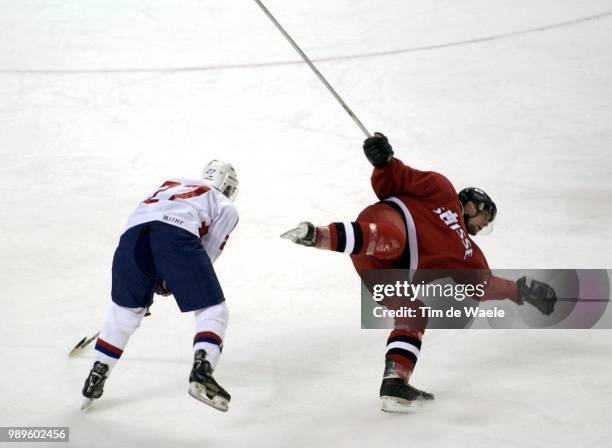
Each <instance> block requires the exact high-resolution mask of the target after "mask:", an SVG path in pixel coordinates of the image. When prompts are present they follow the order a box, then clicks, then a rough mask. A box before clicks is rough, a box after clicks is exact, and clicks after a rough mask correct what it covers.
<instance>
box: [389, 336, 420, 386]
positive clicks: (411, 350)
mask: <svg viewBox="0 0 612 448" xmlns="http://www.w3.org/2000/svg"><path fill="white" fill-rule="evenodd" d="M422 337H423V334H422V333H421V332H419V331H414V330H403V329H398V328H396V329H394V330H393V331H392V332H391V334H390V335H389V338H388V339H387V354H386V355H385V360H386V365H385V374H384V377H385V378H402V379H404V380H405V381H406V382H407V381H408V380H409V379H410V375H411V374H412V371H413V370H414V366H415V365H416V362H417V360H418V357H419V352H420V350H421V339H422Z"/></svg>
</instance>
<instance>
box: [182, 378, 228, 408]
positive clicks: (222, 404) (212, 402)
mask: <svg viewBox="0 0 612 448" xmlns="http://www.w3.org/2000/svg"><path fill="white" fill-rule="evenodd" d="M189 395H191V396H192V397H193V398H195V399H196V400H198V401H201V402H202V403H205V404H207V405H208V406H211V407H213V408H215V409H217V410H218V411H221V412H227V410H228V409H229V401H228V400H227V399H225V398H223V397H220V396H216V397H213V398H208V396H207V395H206V387H204V386H203V385H202V384H200V383H189Z"/></svg>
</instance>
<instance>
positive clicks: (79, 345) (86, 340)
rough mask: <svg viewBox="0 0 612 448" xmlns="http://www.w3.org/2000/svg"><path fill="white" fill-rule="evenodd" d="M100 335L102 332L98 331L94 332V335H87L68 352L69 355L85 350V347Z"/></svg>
mask: <svg viewBox="0 0 612 448" xmlns="http://www.w3.org/2000/svg"><path fill="white" fill-rule="evenodd" d="M99 335H100V332H99V331H98V332H97V333H96V334H94V335H93V336H91V337H89V338H88V337H87V336H85V337H84V338H83V339H81V340H80V341H79V342H77V344H76V345H75V346H74V347H73V349H72V350H70V353H68V356H74V355H76V354H77V353H79V352H80V351H81V350H83V349H84V348H85V347H87V346H88V345H89V344H91V343H92V342H93V340H94V339H96V338H97V337H98V336H99Z"/></svg>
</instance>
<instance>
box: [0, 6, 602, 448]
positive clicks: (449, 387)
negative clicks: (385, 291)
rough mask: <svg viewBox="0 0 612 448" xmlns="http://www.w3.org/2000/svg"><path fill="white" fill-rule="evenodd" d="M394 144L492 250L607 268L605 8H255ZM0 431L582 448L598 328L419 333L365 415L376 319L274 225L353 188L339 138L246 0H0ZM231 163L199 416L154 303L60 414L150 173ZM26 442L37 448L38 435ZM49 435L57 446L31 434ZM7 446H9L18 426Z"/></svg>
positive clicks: (378, 336) (537, 264)
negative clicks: (208, 370)
mask: <svg viewBox="0 0 612 448" xmlns="http://www.w3.org/2000/svg"><path fill="white" fill-rule="evenodd" d="M266 5H267V6H268V8H269V9H270V10H271V11H272V12H273V13H274V14H275V15H276V16H277V18H278V20H279V21H280V22H281V23H282V24H283V25H284V26H285V27H286V28H287V30H288V31H289V32H290V33H291V34H292V35H293V37H294V38H295V39H296V41H297V42H298V43H300V44H301V45H302V47H303V49H304V50H305V51H306V53H307V54H308V55H310V56H311V57H312V58H313V59H314V60H315V63H317V65H318V67H319V68H320V70H321V71H322V72H323V74H324V75H325V76H327V78H328V79H329V81H330V82H331V83H332V84H333V85H334V86H335V87H336V88H337V90H338V92H339V93H340V95H342V96H343V97H344V99H345V100H346V101H347V103H348V104H349V105H350V106H351V107H352V108H353V110H354V111H355V113H356V114H357V115H358V116H359V118H361V120H362V121H363V122H364V123H365V125H366V126H367V127H368V129H369V130H370V131H372V132H373V131H382V132H384V133H385V134H386V135H387V136H388V137H389V139H390V141H391V143H392V144H393V146H394V149H395V152H396V156H397V157H399V158H400V159H402V160H403V161H404V162H406V163H408V164H410V165H412V166H414V167H416V168H420V169H424V170H436V171H440V172H442V173H444V174H445V175H446V176H447V177H448V178H449V179H450V180H451V181H452V182H453V183H454V185H455V186H456V187H457V188H458V189H459V188H462V187H465V186H469V185H477V186H480V187H482V188H484V189H485V190H487V191H488V192H489V193H490V194H491V195H492V197H493V198H494V199H495V201H496V202H497V206H498V209H499V214H498V219H497V220H496V223H495V231H494V232H493V233H492V234H491V235H488V236H485V237H476V241H477V243H478V244H479V245H480V246H481V247H482V248H483V250H484V252H485V254H486V255H487V258H488V260H489V263H490V264H491V265H492V266H493V267H495V268H517V269H518V268H612V255H611V254H612V244H611V243H612V237H611V234H610V223H611V222H612V181H611V179H612V146H611V143H612V39H611V36H612V1H611V0H538V1H537V2H534V1H528V0H495V1H491V0H464V1H461V2H457V1H454V0H425V1H422V2H412V1H410V2H409V1H406V0H384V1H378V2H372V1H365V0H333V1H330V0H290V1H289V0H285V1H281V0H268V1H267V2H266ZM0 99H1V100H0V172H1V175H0V191H2V208H1V210H0V256H1V261H0V267H1V268H0V297H1V298H0V426H69V427H70V443H69V444H68V445H69V446H74V447H114V448H123V447H217V446H218V447H267V448H269V447H286V446H290V447H314V446H317V447H318V446H325V447H328V446H329V447H332V446H334V447H335V446H350V447H400V446H402V447H407V446H410V447H448V446H453V447H470V448H474V447H487V446H495V447H516V446H521V447H556V448H558V447H577V446H578V447H603V446H608V445H609V443H610V439H611V438H612V429H611V428H610V420H611V416H612V401H611V398H612V397H611V395H612V382H611V381H610V371H611V369H612V331H609V330H580V331H578V330H576V331H566V330H531V331H518V330H517V331H508V330H506V331H501V330H465V331H458V330H457V331H443V330H437V331H430V332H428V333H427V334H426V335H425V339H424V341H423V349H422V352H421V356H420V359H419V363H418V365H417V368H416V371H415V374H414V375H413V383H414V385H415V386H417V387H422V388H423V389H425V390H427V391H431V392H433V393H435V394H436V401H435V403H434V404H433V405H432V406H430V407H428V408H426V409H423V410H421V411H420V412H416V413H414V414H410V415H390V414H385V413H383V412H381V411H380V409H379V408H380V403H379V398H378V387H379V385H380V379H381V375H382V369H383V361H384V350H385V341H386V337H387V332H386V331H383V330H361V329H360V308H359V307H360V285H359V281H358V278H357V276H356V275H355V273H354V271H353V267H352V265H351V263H350V261H349V260H348V258H347V257H346V256H344V255H342V254H336V253H329V252H322V251H316V250H308V249H306V248H302V247H297V246H294V245H292V244H290V243H288V242H287V241H283V240H281V239H280V238H279V235H280V233H282V232H283V231H284V230H286V229H288V228H290V227H292V226H293V225H294V224H296V223H298V222H299V221H302V220H305V219H308V220H311V221H314V222H315V223H319V224H327V223H329V222H333V221H343V220H351V219H354V218H355V217H356V215H357V214H358V212H359V211H360V210H361V209H362V208H364V207H365V206H366V205H368V204H370V203H372V202H374V201H375V196H374V194H373V192H372V190H371V188H370V182H369V176H370V172H371V168H370V165H369V163H368V162H367V161H366V160H365V158H364V157H363V154H362V150H361V143H362V140H363V137H364V136H363V134H362V133H361V132H360V130H359V129H358V128H357V126H355V124H354V123H353V121H352V120H351V119H350V118H349V117H348V115H346V114H345V113H344V111H343V110H342V108H341V107H340V106H339V105H338V104H337V103H336V102H335V101H334V99H333V98H332V97H331V95H330V94H329V93H328V92H327V91H326V90H325V89H324V87H323V86H322V85H321V84H320V82H319V81H318V80H317V79H316V77H315V76H314V75H313V74H312V72H311V71H310V70H309V69H308V67H307V66H306V65H305V64H304V63H301V62H300V61H299V57H298V55H297V54H296V53H295V52H294V51H293V50H292V48H291V47H290V46H289V45H288V43H287V42H286V41H285V40H284V39H283V37H282V36H281V35H280V34H279V32H278V31H277V30H276V29H275V28H274V27H273V25H272V24H271V23H270V22H269V20H268V19H267V18H266V16H265V15H264V14H263V13H262V12H261V10H259V8H258V7H257V5H256V4H255V2H253V1H251V0H239V1H234V2H231V3H230V2H228V1H221V0H201V1H195V0H184V1H181V2H173V1H169V0H138V1H128V0H106V1H97V0H85V1H83V0H81V1H76V0H51V1H34V0H33V1H23V0H2V1H1V2H0ZM212 158H221V159H226V160H228V161H231V162H232V163H233V164H234V166H235V167H236V169H237V171H238V175H239V177H240V182H241V184H240V192H239V195H238V199H237V201H236V205H237V207H238V209H239V211H240V214H241V219H240V223H239V225H238V227H237V229H236V231H235V232H234V233H233V235H232V237H231V238H230V240H229V242H228V244H227V247H226V249H225V251H224V255H223V256H222V257H221V258H220V259H219V261H218V262H217V264H216V270H217V273H218V276H219V278H220V280H221V283H222V285H223V289H224V291H225V294H226V297H227V303H228V306H229V308H230V311H231V318H230V325H229V330H228V334H227V336H226V340H225V349H224V351H223V356H222V359H221V362H220V364H219V366H218V368H217V370H216V374H215V375H216V377H217V379H218V380H219V382H220V383H221V384H223V385H224V386H226V387H227V389H228V390H229V391H230V392H231V394H232V402H231V404H230V411H229V412H228V413H227V414H222V413H220V412H217V411H215V410H213V409H212V408H209V407H207V406H205V405H203V404H201V403H199V402H197V401H196V400H194V399H192V398H190V397H189V396H188V395H187V386H188V383H187V378H188V375H189V371H190V368H191V363H192V353H191V342H192V338H193V329H194V324H193V317H192V316H191V315H189V314H186V315H181V314H180V312H179V310H178V308H177V306H176V303H175V302H174V300H173V299H172V298H159V299H157V300H156V303H155V304H154V306H153V308H152V313H153V314H152V315H151V316H150V317H147V318H146V319H145V321H144V322H143V325H142V327H141V328H140V330H139V331H138V332H137V333H136V335H135V336H134V337H133V338H132V339H131V341H130V344H129V346H128V347H127V349H126V351H125V354H124V356H123V357H122V359H121V361H120V362H119V364H118V365H117V367H116V368H115V370H114V371H113V374H112V376H111V377H110V378H109V380H108V381H107V383H106V388H105V394H104V396H103V398H102V399H100V400H99V401H98V402H96V403H95V405H94V406H93V407H92V408H90V409H89V410H87V411H86V412H83V411H81V410H80V409H79V407H80V404H81V401H82V397H81V387H82V385H83V381H84V379H85V377H86V375H87V373H88V371H89V368H90V355H91V349H90V350H88V351H87V352H86V353H84V354H82V355H81V356H79V357H76V358H68V356H67V354H68V351H69V350H70V348H71V347H72V346H73V345H74V344H75V343H76V342H77V341H78V340H79V339H80V338H82V337H83V336H86V335H91V334H93V333H94V332H95V331H96V330H97V329H98V328H99V326H100V325H101V324H102V322H103V320H104V317H105V314H106V309H107V307H108V304H109V301H110V266H111V261H112V255H113V251H114V249H115V246H116V243H117V240H118V238H119V235H120V234H121V231H122V229H123V226H124V224H125V221H126V218H127V216H128V214H129V213H130V212H131V211H132V209H133V208H134V207H135V206H136V204H138V202H140V201H141V200H142V199H143V198H144V197H145V195H146V194H147V193H148V192H149V191H151V190H152V189H154V188H155V187H156V186H158V185H160V184H161V183H162V182H163V181H164V180H166V179H168V178H171V177H175V176H179V177H197V176H199V174H200V171H201V169H202V167H203V166H204V164H206V162H208V161H209V160H210V159H212ZM45 445H46V444H44V443H40V444H36V445H35V446H45ZM49 445H53V446H59V444H49ZM22 446H25V444H22Z"/></svg>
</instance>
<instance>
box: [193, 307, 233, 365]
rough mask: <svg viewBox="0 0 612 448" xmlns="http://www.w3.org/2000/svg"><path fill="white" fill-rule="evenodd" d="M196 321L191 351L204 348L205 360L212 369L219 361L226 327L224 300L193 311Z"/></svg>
mask: <svg viewBox="0 0 612 448" xmlns="http://www.w3.org/2000/svg"><path fill="white" fill-rule="evenodd" d="M194 315H195V321H196V335H195V337H194V338H193V352H194V353H195V352H196V350H200V349H204V350H205V351H206V360H207V361H208V362H210V365H211V367H212V368H213V369H214V368H215V366H216V365H217V362H219V357H220V356H221V350H223V339H224V338H225V330H226V328H227V320H228V318H229V310H228V309H227V306H226V305H225V302H221V303H219V304H218V305H213V306H209V307H208V308H202V309H199V310H196V311H195V312H194Z"/></svg>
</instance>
